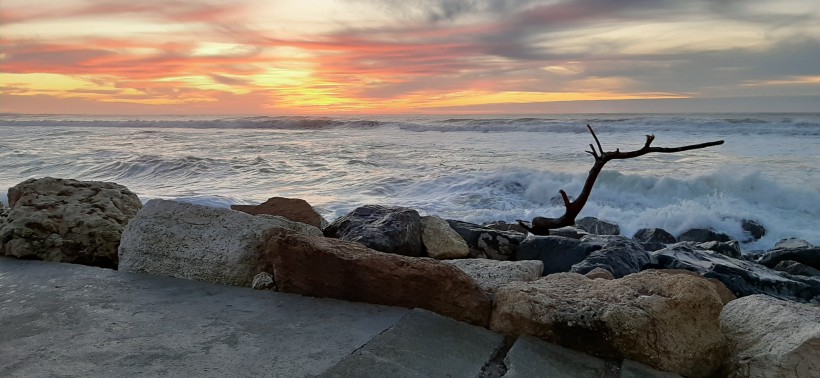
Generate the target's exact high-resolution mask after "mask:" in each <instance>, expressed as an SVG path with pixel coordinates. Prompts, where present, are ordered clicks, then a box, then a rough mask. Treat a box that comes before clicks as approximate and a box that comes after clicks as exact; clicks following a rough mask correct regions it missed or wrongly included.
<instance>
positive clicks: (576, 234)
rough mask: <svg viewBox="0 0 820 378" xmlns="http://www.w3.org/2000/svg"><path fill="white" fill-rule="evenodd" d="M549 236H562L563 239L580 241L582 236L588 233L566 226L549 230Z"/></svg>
mask: <svg viewBox="0 0 820 378" xmlns="http://www.w3.org/2000/svg"><path fill="white" fill-rule="evenodd" d="M550 235H552V236H563V237H565V238H572V239H581V238H583V237H584V236H586V235H589V233H587V232H586V231H584V230H581V229H578V228H575V227H571V226H567V227H561V228H556V229H552V230H550Z"/></svg>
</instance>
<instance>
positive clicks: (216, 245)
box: [119, 199, 322, 286]
mask: <svg viewBox="0 0 820 378" xmlns="http://www.w3.org/2000/svg"><path fill="white" fill-rule="evenodd" d="M271 228H285V229H289V230H295V231H299V232H304V233H307V234H311V235H317V236H321V235H322V232H321V231H320V230H319V229H318V228H316V227H313V226H310V225H307V224H304V223H299V222H292V221H289V220H287V219H285V218H282V217H276V216H272V215H256V216H254V215H250V214H246V213H243V212H239V211H233V210H230V209H222V208H214V207H207V206H202V205H195V204H190V203H184V202H175V201H168V200H161V199H152V200H150V201H148V203H146V204H145V207H143V208H142V210H141V211H140V212H139V213H138V214H137V216H136V217H134V219H132V220H131V222H130V223H129V224H128V226H127V227H126V228H125V231H124V232H123V236H122V243H121V244H120V248H119V258H120V266H119V269H120V270H122V271H125V272H145V273H150V274H157V275H164V276H172V277H178V278H187V279H194V280H200V281H208V282H215V283H221V284H226V285H238V286H250V285H251V283H252V282H253V276H254V275H256V274H257V273H259V272H262V271H267V272H270V270H264V269H259V268H258V263H257V259H256V257H257V256H256V254H257V248H258V247H259V246H260V243H261V242H262V235H263V234H264V233H265V231H267V230H269V229H271Z"/></svg>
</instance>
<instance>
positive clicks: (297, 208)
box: [231, 197, 328, 229]
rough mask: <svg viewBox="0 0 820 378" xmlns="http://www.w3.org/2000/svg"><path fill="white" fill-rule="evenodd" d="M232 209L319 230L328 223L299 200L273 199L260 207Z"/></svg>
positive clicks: (235, 206)
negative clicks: (273, 216) (272, 216)
mask: <svg viewBox="0 0 820 378" xmlns="http://www.w3.org/2000/svg"><path fill="white" fill-rule="evenodd" d="M231 209H233V210H237V211H241V212H243V213H248V214H251V215H260V214H267V215H277V216H280V217H285V218H286V219H288V220H291V221H294V222H301V223H305V224H309V225H311V226H313V227H317V228H319V229H324V228H325V227H327V225H328V223H327V220H325V218H323V217H322V216H321V215H319V213H317V212H316V210H314V209H313V207H312V206H310V204H309V203H307V201H305V200H303V199H299V198H284V197H272V198H268V200H267V201H265V202H263V203H261V204H259V205H231Z"/></svg>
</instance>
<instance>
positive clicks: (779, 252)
mask: <svg viewBox="0 0 820 378" xmlns="http://www.w3.org/2000/svg"><path fill="white" fill-rule="evenodd" d="M785 260H791V261H797V262H799V263H801V264H804V265H808V266H810V267H812V268H814V269H820V248H817V247H808V248H805V247H804V248H792V249H774V250H771V251H769V252H767V253H766V254H765V255H763V257H761V258H760V260H758V263H760V264H762V265H765V266H768V267H769V268H774V266H775V265H777V263H779V262H781V261H785Z"/></svg>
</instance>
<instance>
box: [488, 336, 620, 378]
mask: <svg viewBox="0 0 820 378" xmlns="http://www.w3.org/2000/svg"><path fill="white" fill-rule="evenodd" d="M504 363H505V364H506V365H507V374H506V375H504V377H505V378H529V377H572V378H601V377H604V376H605V374H606V372H607V365H606V362H604V360H602V359H600V358H596V357H593V356H590V355H587V354H584V353H581V352H576V351H574V350H572V349H568V348H564V347H562V346H560V345H555V344H550V343H548V342H545V341H543V340H539V339H536V338H534V337H531V336H521V337H519V338H518V339H517V340H515V344H513V346H512V348H510V351H509V352H508V353H507V357H506V358H505V359H504Z"/></svg>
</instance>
